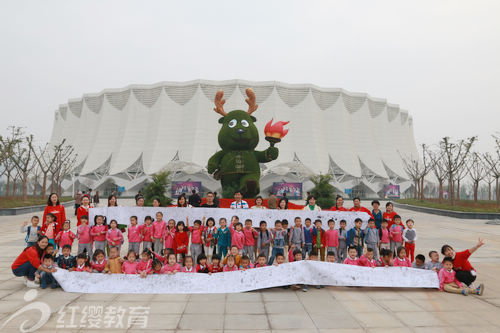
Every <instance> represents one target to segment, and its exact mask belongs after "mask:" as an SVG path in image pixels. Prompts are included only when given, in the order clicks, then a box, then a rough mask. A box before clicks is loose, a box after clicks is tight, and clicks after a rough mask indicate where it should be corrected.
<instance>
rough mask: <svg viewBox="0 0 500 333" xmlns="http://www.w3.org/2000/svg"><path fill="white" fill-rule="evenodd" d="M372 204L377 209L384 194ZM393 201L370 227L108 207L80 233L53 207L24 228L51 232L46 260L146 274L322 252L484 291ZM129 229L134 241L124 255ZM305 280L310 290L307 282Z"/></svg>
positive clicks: (275, 261)
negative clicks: (122, 223)
mask: <svg viewBox="0 0 500 333" xmlns="http://www.w3.org/2000/svg"><path fill="white" fill-rule="evenodd" d="M372 204H373V206H374V207H376V208H377V209H378V205H379V203H378V201H374V202H373V203H372ZM386 208H387V211H386V213H384V218H383V219H381V221H378V222H379V223H376V222H377V221H376V219H375V218H374V217H373V216H374V215H377V213H378V212H377V209H376V210H374V211H373V212H370V215H371V217H370V219H369V220H368V224H367V226H366V228H365V229H362V224H363V222H362V220H361V219H360V218H356V219H355V221H354V227H353V228H351V229H349V230H346V224H347V223H346V221H345V220H341V221H339V228H338V229H336V228H335V221H334V220H333V219H330V220H328V221H326V225H327V229H323V221H321V220H320V219H316V220H315V221H312V220H311V219H309V218H306V219H305V220H304V221H302V219H301V218H300V217H296V218H295V219H294V221H293V224H292V225H291V226H289V223H288V221H287V220H285V219H283V220H277V221H275V222H274V228H270V227H268V223H267V222H266V221H260V223H259V227H258V228H255V227H253V221H252V220H250V219H246V220H245V221H244V223H242V222H240V219H239V217H238V216H237V215H234V216H233V217H232V218H231V221H230V223H229V225H228V223H227V220H226V219H225V218H221V219H220V220H219V221H218V226H217V225H216V221H215V219H214V218H211V217H209V218H207V219H205V218H203V220H195V221H194V222H193V225H192V226H191V225H190V224H189V219H188V218H186V220H185V222H184V221H178V222H176V221H174V220H173V219H169V220H168V221H165V220H164V217H163V214H162V213H161V212H158V213H156V216H155V219H153V218H152V217H151V216H146V217H145V219H144V223H142V224H139V221H138V219H137V217H136V216H131V217H130V224H129V225H128V227H127V228H126V231H124V230H123V229H122V230H121V229H120V227H119V225H118V222H117V221H116V220H111V221H109V223H107V221H106V218H105V217H104V216H101V215H98V216H96V217H95V221H94V225H93V226H90V225H89V221H88V216H87V215H81V216H78V225H77V232H76V234H75V233H73V232H72V231H71V230H70V229H71V228H70V227H71V225H70V221H69V220H66V221H64V222H63V224H62V228H60V230H59V231H57V230H58V228H57V222H58V221H56V217H55V216H54V215H53V214H50V213H49V214H47V215H46V221H45V223H44V224H43V225H42V226H41V227H40V226H39V225H38V224H39V219H38V217H37V216H33V217H32V219H31V225H30V226H28V223H27V222H25V223H24V225H23V226H22V228H21V231H22V232H25V233H26V239H25V240H26V243H27V245H28V246H31V245H34V244H35V243H36V241H37V239H38V237H39V236H40V235H43V236H46V237H47V238H48V239H49V247H48V248H47V249H46V250H45V253H46V254H45V255H44V257H43V262H42V265H43V267H45V268H51V267H59V268H63V269H68V270H70V271H77V272H92V273H110V274H121V273H123V274H139V275H140V276H141V277H146V276H147V275H149V274H176V273H208V274H213V273H218V272H226V271H235V270H246V269H252V268H259V267H264V266H269V265H279V264H282V263H285V262H292V261H297V260H320V261H327V262H331V263H341V264H347V265H358V266H365V267H385V266H402V267H413V268H417V269H427V270H433V271H435V272H437V273H438V274H439V279H440V287H441V290H445V291H449V292H460V293H462V294H464V295H467V294H478V295H480V294H482V291H483V286H482V285H481V286H479V287H478V288H474V289H470V288H468V287H466V286H464V285H462V284H461V283H460V282H459V281H457V280H456V278H455V275H454V271H453V269H452V267H453V259H451V258H449V257H446V258H444V260H442V261H440V258H439V254H438V252H437V251H430V252H429V254H428V256H429V261H427V262H426V258H425V256H424V255H422V254H417V255H416V256H415V241H416V240H417V233H416V230H415V228H414V224H415V222H414V221H413V220H412V219H408V220H406V223H405V224H406V226H404V225H403V223H402V219H401V217H400V216H399V215H397V214H396V213H395V212H394V211H393V207H392V204H391V203H388V204H387V206H386ZM241 215H244V214H241ZM386 217H388V218H386ZM303 222H304V223H303ZM125 233H126V237H127V239H128V249H127V250H126V255H125V256H123V257H122V256H121V251H122V249H121V247H122V244H123V243H124V240H125ZM75 239H77V240H78V250H77V255H76V257H75V256H73V255H72V254H71V252H72V246H73V242H74V240H75ZM450 263H451V266H450ZM37 277H39V279H40V286H41V287H42V288H46V287H47V286H49V285H50V286H51V287H52V288H56V287H57V286H58V285H57V282H56V280H55V279H54V278H53V276H52V274H51V273H47V272H45V271H39V272H38V273H37ZM450 286H451V287H450ZM295 287H296V286H295ZM318 287H320V286H318ZM299 288H302V290H303V291H307V286H305V285H303V286H300V287H299ZM457 288H458V289H457Z"/></svg>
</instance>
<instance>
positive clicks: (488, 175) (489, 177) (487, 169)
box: [483, 155, 495, 201]
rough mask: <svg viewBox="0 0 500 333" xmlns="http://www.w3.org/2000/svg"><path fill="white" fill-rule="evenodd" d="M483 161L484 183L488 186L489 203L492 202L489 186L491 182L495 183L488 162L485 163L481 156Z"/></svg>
mask: <svg viewBox="0 0 500 333" xmlns="http://www.w3.org/2000/svg"><path fill="white" fill-rule="evenodd" d="M483 161H484V167H485V176H484V181H485V182H486V184H488V200H489V201H491V200H492V196H491V194H492V191H491V184H493V182H494V181H495V177H494V176H493V173H492V172H491V167H490V165H489V164H488V162H486V159H485V158H484V155H483Z"/></svg>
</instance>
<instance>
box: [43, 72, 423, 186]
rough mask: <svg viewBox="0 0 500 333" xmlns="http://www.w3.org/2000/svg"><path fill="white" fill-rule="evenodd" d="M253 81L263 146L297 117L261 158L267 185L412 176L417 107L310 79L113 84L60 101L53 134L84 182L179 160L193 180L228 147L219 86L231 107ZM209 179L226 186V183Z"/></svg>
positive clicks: (131, 178) (136, 178)
mask: <svg viewBox="0 0 500 333" xmlns="http://www.w3.org/2000/svg"><path fill="white" fill-rule="evenodd" d="M248 87H251V88H252V89H253V90H254V91H255V94H256V98H257V103H258V104H259V108H258V110H257V111H256V112H255V113H254V115H255V117H256V118H257V122H256V126H257V128H258V129H259V134H260V143H259V145H258V147H257V149H259V150H260V149H265V148H266V147H268V146H269V143H268V142H267V141H266V140H264V134H263V129H264V126H265V124H266V123H267V122H268V121H269V120H271V118H273V119H274V121H278V120H283V121H290V124H289V125H287V128H289V129H290V132H289V134H288V135H287V136H286V137H285V138H284V139H283V141H282V142H280V143H279V144H277V146H278V147H279V149H280V156H279V158H278V160H277V161H273V162H271V163H267V164H265V165H262V168H263V176H265V177H266V183H271V180H273V179H275V180H276V181H281V180H282V179H284V177H285V176H286V179H298V180H300V181H303V182H305V181H306V180H307V177H308V176H309V175H310V174H313V173H328V172H330V173H332V174H334V175H335V177H334V178H335V181H334V182H333V183H334V185H335V186H336V187H337V189H338V190H339V191H343V190H344V188H348V187H349V188H350V187H352V186H353V184H358V185H360V186H365V188H366V189H367V190H368V192H370V191H371V192H377V191H378V190H379V189H381V188H382V187H383V185H384V184H389V183H391V182H392V183H394V182H403V181H405V178H406V175H405V173H404V168H403V162H402V160H401V154H402V155H403V156H407V155H408V154H415V155H416V154H417V149H416V145H415V142H414V137H413V127H412V118H411V116H410V115H409V114H408V112H407V111H404V110H400V108H399V106H398V105H394V104H390V103H388V102H387V101H386V100H385V99H379V98H373V97H370V96H369V95H367V94H364V93H351V92H348V91H345V90H343V89H336V88H320V87H317V86H314V85H311V84H287V83H282V82H276V81H267V82H251V81H244V80H229V81H206V80H196V81H189V82H160V83H157V84H153V85H131V86H128V87H125V88H122V89H106V90H104V91H102V92H100V93H97V94H86V95H83V96H82V98H79V99H71V100H69V101H68V103H67V104H64V105H61V106H59V109H58V110H57V111H56V113H55V119H54V129H53V132H52V138H51V142H52V143H53V144H56V143H58V142H60V141H61V140H62V139H66V140H67V142H68V143H69V144H71V145H73V146H74V147H75V148H76V151H77V153H78V159H77V165H78V167H77V170H75V172H77V173H78V174H79V179H80V181H81V182H82V183H84V184H95V185H97V187H99V186H105V185H106V183H109V182H112V183H114V184H116V185H120V186H122V185H123V184H128V185H130V186H132V187H137V186H140V185H141V183H142V182H141V179H142V180H145V179H147V177H148V175H150V174H152V173H155V172H158V171H160V170H162V169H165V168H168V169H171V168H172V166H173V165H177V164H172V163H173V162H176V161H178V162H186V163H188V164H189V165H190V170H194V169H197V170H198V171H197V172H196V173H194V174H193V173H190V172H189V171H186V170H184V169H182V168H181V167H179V168H181V169H179V170H177V171H178V172H179V174H182V175H183V177H184V178H186V179H175V180H187V178H189V179H192V180H193V179H204V180H206V179H207V175H206V172H205V171H204V170H205V166H206V163H207V161H208V159H209V158H210V156H212V154H214V153H215V152H216V151H217V150H219V149H220V148H219V145H218V142H217V134H218V132H219V129H220V124H219V123H218V119H219V117H220V116H219V115H218V114H217V113H215V112H214V111H213V107H214V104H213V99H214V96H215V93H216V92H217V91H218V90H223V91H224V97H225V99H226V104H225V106H224V109H225V110H226V111H230V110H234V109H242V110H246V109H247V105H246V103H245V98H246V96H245V89H246V88H248ZM290 162H293V163H290ZM294 163H295V164H294ZM188 164H183V163H178V165H188ZM298 165H301V167H294V166H298ZM193 166H196V167H193ZM287 168H288V169H287ZM174 169H175V167H174ZM295 169H296V170H295ZM199 170H202V171H199ZM283 170H285V171H286V170H289V174H288V175H284V174H283V172H285V171H283ZM297 170H300V171H297ZM306 170H307V171H306ZM273 175H274V177H273ZM294 177H295V178H294ZM120 179H123V181H120ZM118 183H119V184H118ZM205 183H206V184H207V185H206V186H209V187H210V188H209V189H211V190H217V188H212V187H213V186H216V185H214V184H217V182H208V181H206V182H205ZM309 183H310V182H309ZM204 186H205V184H204ZM125 187H127V185H125ZM207 189H208V188H207ZM126 190H132V188H127V189H126ZM263 190H265V189H263ZM305 190H307V189H305Z"/></svg>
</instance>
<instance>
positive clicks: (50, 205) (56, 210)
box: [43, 193, 66, 233]
mask: <svg viewBox="0 0 500 333" xmlns="http://www.w3.org/2000/svg"><path fill="white" fill-rule="evenodd" d="M48 213H52V214H54V216H55V217H56V222H57V224H56V233H58V232H59V231H60V230H61V226H62V224H63V223H64V221H66V211H65V210H64V206H63V205H61V203H60V202H59V196H58V195H57V194H56V193H51V194H50V195H49V200H47V207H45V210H44V211H43V224H45V221H46V220H45V217H46V216H47V214H48Z"/></svg>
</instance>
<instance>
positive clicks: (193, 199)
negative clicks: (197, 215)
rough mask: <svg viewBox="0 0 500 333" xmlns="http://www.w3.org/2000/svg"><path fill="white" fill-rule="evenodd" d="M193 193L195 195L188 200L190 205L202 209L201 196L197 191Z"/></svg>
mask: <svg viewBox="0 0 500 333" xmlns="http://www.w3.org/2000/svg"><path fill="white" fill-rule="evenodd" d="M191 193H193V194H191V195H190V196H189V200H188V202H189V204H190V205H191V206H193V207H200V204H201V198H200V196H199V195H198V193H196V190H192V191H191Z"/></svg>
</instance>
